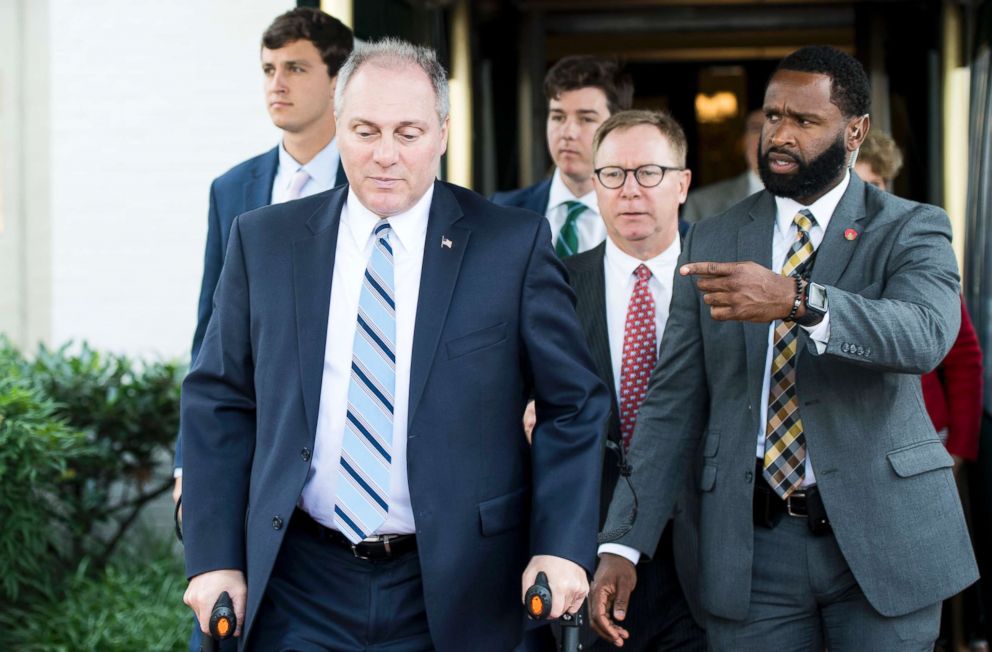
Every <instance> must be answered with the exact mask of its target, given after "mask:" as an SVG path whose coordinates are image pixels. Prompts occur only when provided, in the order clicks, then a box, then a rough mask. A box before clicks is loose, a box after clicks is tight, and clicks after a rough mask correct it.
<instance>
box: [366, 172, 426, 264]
mask: <svg viewBox="0 0 992 652" xmlns="http://www.w3.org/2000/svg"><path fill="white" fill-rule="evenodd" d="M433 197H434V184H431V186H430V187H429V188H428V189H427V192H425V193H424V196H423V197H421V198H420V199H419V200H417V203H416V204H414V205H413V206H411V207H410V208H409V209H408V210H406V211H405V212H403V213H397V214H396V215H391V216H390V217H389V218H388V219H389V226H390V228H391V229H392V232H393V233H392V235H391V236H390V242H391V243H392V244H394V245H396V244H398V245H399V246H400V247H401V248H402V249H403V250H404V251H407V252H411V251H416V250H417V249H423V247H424V238H426V237H427V219H428V217H429V216H430V210H431V199H432V198H433ZM347 201H348V203H347V214H346V216H347V227H348V230H349V232H350V233H351V237H352V238H354V241H355V244H356V245H357V246H358V248H359V250H362V251H364V250H365V246H366V245H367V244H368V242H369V240H370V239H371V237H372V230H373V229H375V227H376V225H377V224H379V222H380V221H381V220H382V218H381V217H379V216H378V215H376V214H375V213H373V212H372V211H370V210H369V209H367V208H366V207H365V206H363V205H362V202H361V201H360V200H359V199H358V195H356V194H355V191H354V190H353V189H352V188H350V187H349V188H348V200H347Z"/></svg>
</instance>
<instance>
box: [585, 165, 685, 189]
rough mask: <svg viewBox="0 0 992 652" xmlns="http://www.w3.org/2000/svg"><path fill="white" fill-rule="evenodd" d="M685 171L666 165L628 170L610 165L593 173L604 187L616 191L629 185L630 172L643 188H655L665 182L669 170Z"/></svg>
mask: <svg viewBox="0 0 992 652" xmlns="http://www.w3.org/2000/svg"><path fill="white" fill-rule="evenodd" d="M684 169H685V168H671V167H667V166H665V165H642V166H641V167H639V168H634V169H633V170H628V169H627V168H621V167H616V166H613V165H608V166H606V167H603V168H599V169H598V170H593V172H595V173H596V178H597V179H599V182H600V183H601V184H603V186H604V187H606V188H609V189H610V190H616V189H617V188H620V187H622V186H623V184H625V183H627V174H628V173H629V172H633V173H634V179H636V180H637V184H638V185H639V186H641V187H642V188H654V187H655V186H657V185H658V184H659V183H661V182H662V181H664V180H665V173H666V172H668V171H669V170H674V171H676V172H681V171H682V170H684Z"/></svg>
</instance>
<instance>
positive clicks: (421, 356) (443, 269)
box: [409, 182, 471, 424]
mask: <svg viewBox="0 0 992 652" xmlns="http://www.w3.org/2000/svg"><path fill="white" fill-rule="evenodd" d="M461 217H462V209H461V206H459V204H458V201H457V200H456V199H455V196H454V194H453V193H452V192H451V190H449V189H448V187H447V186H446V185H445V184H443V183H440V182H435V183H434V196H433V197H432V199H431V210H430V216H429V218H428V221H427V236H426V242H425V244H424V262H423V267H422V271H421V274H420V297H419V299H418V300H417V320H416V324H415V326H414V331H413V355H412V360H411V367H410V411H409V415H410V416H409V424H412V423H413V418H414V415H415V414H416V411H417V406H418V405H419V404H420V398H421V396H423V393H424V386H425V385H426V383H427V377H428V376H429V375H430V371H431V364H432V363H433V361H434V355H435V352H436V351H437V345H438V340H439V339H440V337H441V330H442V328H443V327H444V321H445V318H446V317H447V316H448V306H449V305H450V304H451V297H452V294H453V293H454V289H455V282H456V281H457V280H458V271H459V270H460V269H461V264H462V259H463V257H464V256H465V250H466V249H467V248H468V240H469V236H470V235H471V231H470V230H469V229H467V228H465V227H462V226H458V225H457V224H456V222H457V221H458V220H459V219H461ZM443 243H446V244H443Z"/></svg>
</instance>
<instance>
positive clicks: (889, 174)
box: [858, 129, 902, 183]
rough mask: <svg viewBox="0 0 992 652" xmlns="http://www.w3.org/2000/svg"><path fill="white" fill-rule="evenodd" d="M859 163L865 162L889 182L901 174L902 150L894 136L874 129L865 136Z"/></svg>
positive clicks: (859, 154) (859, 153)
mask: <svg viewBox="0 0 992 652" xmlns="http://www.w3.org/2000/svg"><path fill="white" fill-rule="evenodd" d="M858 163H865V164H866V165H868V166H869V167H870V168H871V169H872V170H874V171H875V172H877V173H878V175H879V176H880V177H882V178H883V179H885V182H886V183H889V182H890V181H892V180H893V179H895V178H896V177H897V176H899V170H901V169H902V152H901V151H899V146H898V145H896V141H894V140H893V139H892V136H890V135H888V134H887V133H885V132H884V131H875V130H874V129H872V130H870V131H869V132H868V135H867V136H865V142H863V143H861V150H860V151H859V152H858Z"/></svg>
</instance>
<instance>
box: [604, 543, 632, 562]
mask: <svg viewBox="0 0 992 652" xmlns="http://www.w3.org/2000/svg"><path fill="white" fill-rule="evenodd" d="M604 552H608V553H610V554H611V555H618V556H620V557H623V558H624V559H626V560H627V561H629V562H630V563H632V564H633V565H634V566H637V562H639V561H640V560H641V551H640V550H637V549H636V548H631V547H630V546H625V545H621V544H619V543H601V544H600V545H599V551H598V553H597V554H599V555H602V554H603V553H604Z"/></svg>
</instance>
